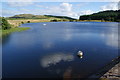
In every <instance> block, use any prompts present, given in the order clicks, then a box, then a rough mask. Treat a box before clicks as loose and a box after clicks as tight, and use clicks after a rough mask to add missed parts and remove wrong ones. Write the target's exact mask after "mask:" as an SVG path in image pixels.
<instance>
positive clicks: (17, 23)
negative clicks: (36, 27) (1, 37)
mask: <svg viewBox="0 0 120 80" xmlns="http://www.w3.org/2000/svg"><path fill="white" fill-rule="evenodd" d="M53 19H55V20H57V21H63V20H62V19H57V18H50V19H8V20H7V21H8V22H9V23H10V24H11V25H13V26H12V27H13V28H15V27H18V26H20V25H21V24H24V23H36V22H51V20H53ZM64 21H69V20H67V19H65V20H64Z"/></svg>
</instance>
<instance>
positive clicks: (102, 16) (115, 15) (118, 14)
mask: <svg viewBox="0 0 120 80" xmlns="http://www.w3.org/2000/svg"><path fill="white" fill-rule="evenodd" d="M79 20H105V21H117V22H120V10H116V11H113V10H108V11H102V12H98V13H93V14H91V15H82V16H80V18H79Z"/></svg>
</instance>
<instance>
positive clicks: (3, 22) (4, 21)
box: [1, 17, 11, 30]
mask: <svg viewBox="0 0 120 80" xmlns="http://www.w3.org/2000/svg"><path fill="white" fill-rule="evenodd" d="M1 20H2V23H1V24H2V29H3V30H6V29H10V28H11V25H10V24H9V23H8V21H7V20H6V19H5V18H4V17H2V19H1Z"/></svg>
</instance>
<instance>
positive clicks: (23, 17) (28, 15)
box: [9, 14, 75, 20]
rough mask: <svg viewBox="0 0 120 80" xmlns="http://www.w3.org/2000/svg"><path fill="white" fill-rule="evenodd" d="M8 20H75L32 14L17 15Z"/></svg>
mask: <svg viewBox="0 0 120 80" xmlns="http://www.w3.org/2000/svg"><path fill="white" fill-rule="evenodd" d="M9 18H15V19H51V18H52V19H67V20H75V19H74V18H70V17H66V16H53V15H33V14H19V15H14V16H12V17H9Z"/></svg>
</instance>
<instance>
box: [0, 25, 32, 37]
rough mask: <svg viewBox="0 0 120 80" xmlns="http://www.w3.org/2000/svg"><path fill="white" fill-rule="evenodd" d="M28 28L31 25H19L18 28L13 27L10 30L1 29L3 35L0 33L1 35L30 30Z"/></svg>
mask: <svg viewBox="0 0 120 80" xmlns="http://www.w3.org/2000/svg"><path fill="white" fill-rule="evenodd" d="M28 29H30V28H29V27H17V28H11V29H8V30H1V31H0V33H1V34H2V35H0V37H2V36H5V35H7V34H10V33H12V32H21V31H24V30H28Z"/></svg>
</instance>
